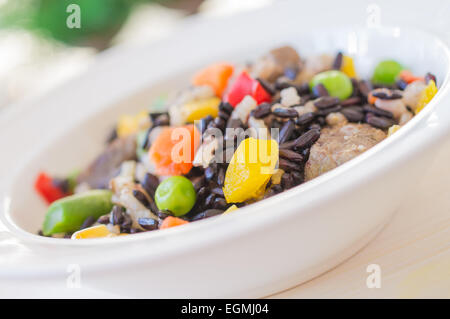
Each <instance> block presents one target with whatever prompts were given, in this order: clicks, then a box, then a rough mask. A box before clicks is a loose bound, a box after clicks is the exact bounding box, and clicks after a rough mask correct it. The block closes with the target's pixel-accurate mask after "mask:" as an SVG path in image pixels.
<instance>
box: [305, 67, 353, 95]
mask: <svg viewBox="0 0 450 319" xmlns="http://www.w3.org/2000/svg"><path fill="white" fill-rule="evenodd" d="M320 83H321V84H323V86H325V88H326V89H327V91H328V94H329V95H330V96H334V97H337V98H339V99H341V100H345V99H346V98H348V97H350V95H352V92H353V85H352V81H351V80H350V78H349V77H348V76H347V75H346V74H345V73H343V72H341V71H336V70H330V71H325V72H321V73H319V74H317V75H315V76H314V77H313V78H312V80H311V82H310V84H309V86H310V88H311V90H312V89H313V87H315V86H316V85H317V84H320Z"/></svg>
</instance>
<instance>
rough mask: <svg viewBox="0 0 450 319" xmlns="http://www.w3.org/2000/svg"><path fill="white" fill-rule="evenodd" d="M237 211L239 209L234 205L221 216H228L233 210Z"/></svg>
mask: <svg viewBox="0 0 450 319" xmlns="http://www.w3.org/2000/svg"><path fill="white" fill-rule="evenodd" d="M237 209H239V208H238V207H237V206H236V205H231V206H230V207H228V208H227V210H226V211H224V212H223V215H225V214H229V213H231V212H232V211H235V210H237Z"/></svg>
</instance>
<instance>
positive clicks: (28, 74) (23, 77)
mask: <svg viewBox="0 0 450 319" xmlns="http://www.w3.org/2000/svg"><path fill="white" fill-rule="evenodd" d="M273 1H275V0H245V1H244V0H0V112H1V111H2V110H4V109H6V108H7V107H8V106H10V105H11V104H13V103H15V102H19V101H20V100H22V99H25V98H27V97H31V96H36V95H40V94H43V93H45V92H46V91H48V90H50V89H51V88H53V87H55V86H56V85H58V84H59V83H61V82H63V81H65V80H67V79H69V78H70V77H73V76H75V75H77V74H79V73H81V72H83V71H84V70H85V69H86V68H87V67H89V64H90V63H92V62H93V61H94V60H95V58H96V55H97V54H98V53H99V52H101V51H103V50H105V49H107V48H110V47H112V46H115V45H119V44H120V45H130V46H132V45H138V44H139V43H142V42H146V43H148V42H151V41H157V40H158V39H161V38H163V37H165V36H168V35H170V33H171V32H173V31H174V30H175V28H176V27H177V26H178V25H179V24H180V23H181V21H183V19H185V18H186V17H189V16H191V15H194V14H196V15H199V16H215V15H222V16H223V15H229V14H234V13H236V12H239V11H246V10H252V9H255V8H259V7H263V6H265V5H269V4H270V3H271V2H273ZM70 4H78V5H79V6H80V8H82V10H81V24H82V25H81V28H79V29H77V28H73V29H70V28H68V27H67V26H66V20H67V18H68V16H69V15H70V14H71V12H67V11H66V9H67V7H68V6H69V5H70Z"/></svg>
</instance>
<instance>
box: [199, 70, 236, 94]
mask: <svg viewBox="0 0 450 319" xmlns="http://www.w3.org/2000/svg"><path fill="white" fill-rule="evenodd" d="M233 69H234V68H233V66H232V65H231V64H228V63H216V64H212V65H210V66H208V67H207V68H205V69H203V70H200V71H199V72H198V73H196V74H195V75H194V78H193V79H192V84H194V85H209V86H210V87H212V88H213V89H214V92H215V93H216V95H217V96H218V97H222V94H223V92H224V91H225V89H226V87H227V84H228V80H229V78H230V77H231V75H232V74H233Z"/></svg>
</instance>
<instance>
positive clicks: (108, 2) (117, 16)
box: [0, 0, 162, 49]
mask: <svg viewBox="0 0 450 319" xmlns="http://www.w3.org/2000/svg"><path fill="white" fill-rule="evenodd" d="M142 2H152V0H9V1H7V2H6V4H4V5H3V6H2V7H1V8H0V27H20V28H25V29H28V30H32V31H35V32H37V33H39V34H42V35H46V36H49V37H51V38H53V39H56V40H58V41H62V42H64V43H66V44H70V45H89V46H94V47H97V48H99V49H103V48H105V47H106V46H107V45H108V44H109V41H110V40H111V38H112V37H113V36H114V34H115V33H116V32H117V31H118V30H119V29H120V27H121V26H122V25H123V23H124V22H125V21H126V19H127V17H128V15H129V14H130V12H131V10H132V8H133V6H134V5H136V4H138V3H142ZM158 2H159V3H161V2H162V1H161V0H159V1H158ZM70 4H77V5H79V6H80V9H81V10H80V11H81V28H79V29H77V28H74V29H70V28H68V27H67V24H66V20H67V17H68V16H69V15H70V12H67V11H66V9H67V7H68V6H69V5H70Z"/></svg>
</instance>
